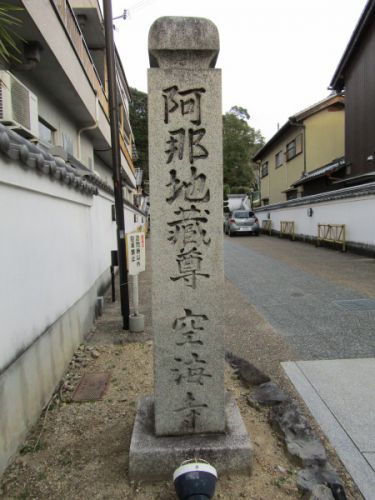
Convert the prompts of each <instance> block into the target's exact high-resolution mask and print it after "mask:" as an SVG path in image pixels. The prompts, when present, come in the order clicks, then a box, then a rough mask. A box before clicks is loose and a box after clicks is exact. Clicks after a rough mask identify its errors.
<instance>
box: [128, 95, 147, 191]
mask: <svg viewBox="0 0 375 500" xmlns="http://www.w3.org/2000/svg"><path fill="white" fill-rule="evenodd" d="M130 92H131V94H132V102H131V103H130V110H129V111H130V113H129V114H130V124H131V127H132V130H133V134H134V140H135V146H136V148H137V153H138V159H137V161H136V164H137V166H138V167H139V168H141V169H142V170H143V180H144V181H145V180H146V181H148V124H147V122H148V112H147V94H145V93H144V92H141V91H140V90H137V89H134V88H131V89H130Z"/></svg>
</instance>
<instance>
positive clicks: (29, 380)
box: [0, 0, 145, 474]
mask: <svg viewBox="0 0 375 500" xmlns="http://www.w3.org/2000/svg"><path fill="white" fill-rule="evenodd" d="M11 3H14V4H16V5H20V6H22V10H21V11H19V12H17V16H19V17H20V18H21V19H22V25H21V26H19V27H17V28H15V31H18V33H19V34H20V35H21V36H22V39H23V41H21V40H19V42H18V43H19V47H20V49H21V51H22V56H19V58H20V59H22V60H20V61H18V62H16V61H13V62H11V63H10V64H9V63H7V64H6V63H4V64H3V65H2V69H1V72H0V77H1V87H0V235H1V244H0V276H1V279H0V339H1V344H0V474H1V473H2V471H3V470H4V469H5V467H6V466H7V464H8V462H9V460H10V459H11V457H12V456H13V455H14V454H15V453H16V451H17V449H18V447H19V445H20V444H21V442H22V440H23V439H24V437H25V434H26V433H27V431H28V429H29V428H30V426H31V425H32V424H33V423H34V422H35V420H36V419H37V417H38V416H39V414H40V411H41V409H42V408H43V406H44V405H45V404H46V402H47V401H48V400H49V398H50V397H51V394H52V392H53V389H54V388H55V386H56V384H57V383H58V381H59V379H60V377H61V375H62V373H63V372H64V370H65V368H66V366H67V364H68V362H69V360H70V358H71V355H72V352H73V351H74V349H75V348H76V347H77V345H78V344H79V343H80V342H81V341H82V339H83V337H84V335H85V334H86V333H87V332H88V331H89V329H90V327H91V325H92V323H93V320H94V315H95V302H96V298H97V296H98V295H102V293H103V290H104V289H105V287H106V286H107V285H108V283H109V280H110V265H111V250H115V249H116V246H117V245H116V223H115V221H113V210H112V208H113V205H114V198H113V189H112V170H111V149H110V146H111V139H110V126H109V117H108V99H107V76H106V66H105V39H104V29H103V19H102V14H101V11H100V8H99V5H98V4H97V1H96V0H70V3H69V2H68V1H67V0H38V1H29V0H23V1H21V0H13V1H11ZM117 84H118V95H119V97H120V100H121V106H120V125H121V134H120V143H121V160H122V178H123V185H124V187H123V191H124V200H125V202H124V207H125V226H126V231H127V232H129V231H133V230H135V229H137V228H138V227H140V226H141V225H143V223H144V222H145V215H144V213H143V212H142V211H141V210H140V209H139V208H137V206H138V207H139V206H140V203H139V199H138V200H137V206H136V205H135V204H134V202H133V196H134V193H136V192H137V181H136V175H135V168H134V166H133V161H132V143H133V137H132V131H131V126H130V123H129V117H128V115H129V99H130V94H129V89H128V85H127V81H126V77H125V73H124V70H123V68H122V65H121V63H120V61H119V59H118V58H117ZM138 198H139V193H138Z"/></svg>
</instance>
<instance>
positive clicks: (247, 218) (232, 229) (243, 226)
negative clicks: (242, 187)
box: [224, 210, 260, 236]
mask: <svg viewBox="0 0 375 500" xmlns="http://www.w3.org/2000/svg"><path fill="white" fill-rule="evenodd" d="M259 231H260V230H259V221H258V219H257V217H256V216H255V214H254V212H252V211H251V210H234V211H233V212H230V213H229V214H227V216H226V218H225V221H224V233H225V234H228V235H229V236H234V235H235V234H237V233H244V234H246V233H248V234H255V236H259Z"/></svg>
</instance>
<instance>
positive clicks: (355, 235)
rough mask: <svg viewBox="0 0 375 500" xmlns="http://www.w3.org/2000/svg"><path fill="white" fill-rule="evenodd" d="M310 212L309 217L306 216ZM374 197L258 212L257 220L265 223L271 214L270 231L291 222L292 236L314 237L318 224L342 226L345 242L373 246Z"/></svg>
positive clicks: (374, 229) (374, 226) (374, 234)
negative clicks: (293, 224)
mask: <svg viewBox="0 0 375 500" xmlns="http://www.w3.org/2000/svg"><path fill="white" fill-rule="evenodd" d="M310 207H311V208H312V209H313V215H312V217H309V216H308V215H307V210H308V208H310ZM374 212H375V196H373V195H372V196H363V197H357V198H346V199H342V200H332V201H326V202H321V203H313V204H311V205H302V206H296V207H286V208H278V209H272V210H267V209H265V210H262V209H261V210H257V212H256V213H257V217H258V219H259V221H260V223H261V221H263V220H266V219H267V218H268V217H267V215H268V214H270V218H271V220H272V229H274V230H276V231H279V230H280V221H294V223H295V233H296V234H300V235H306V236H316V235H317V231H318V229H317V225H318V224H345V225H346V240H347V241H348V242H353V243H356V244H360V245H375V224H374V219H373V214H374Z"/></svg>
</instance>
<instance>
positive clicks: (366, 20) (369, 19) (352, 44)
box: [329, 0, 375, 91]
mask: <svg viewBox="0 0 375 500" xmlns="http://www.w3.org/2000/svg"><path fill="white" fill-rule="evenodd" d="M374 21H375V0H369V1H368V3H367V5H366V7H365V8H364V10H363V12H362V14H361V17H360V18H359V21H358V23H357V26H356V27H355V29H354V31H353V33H352V36H351V38H350V40H349V43H348V45H347V47H346V49H345V52H344V54H343V56H342V58H341V61H340V62H339V65H338V66H337V69H336V71H335V74H334V75H333V77H332V80H331V83H330V85H329V88H331V89H335V90H337V91H341V90H342V89H343V88H344V86H345V76H344V73H345V70H346V68H347V66H348V64H349V63H350V62H351V60H352V58H353V56H354V54H355V52H356V49H357V47H358V46H359V44H360V43H361V41H362V39H363V35H364V33H365V32H366V31H367V29H368V28H369V27H370V26H373V24H374Z"/></svg>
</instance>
